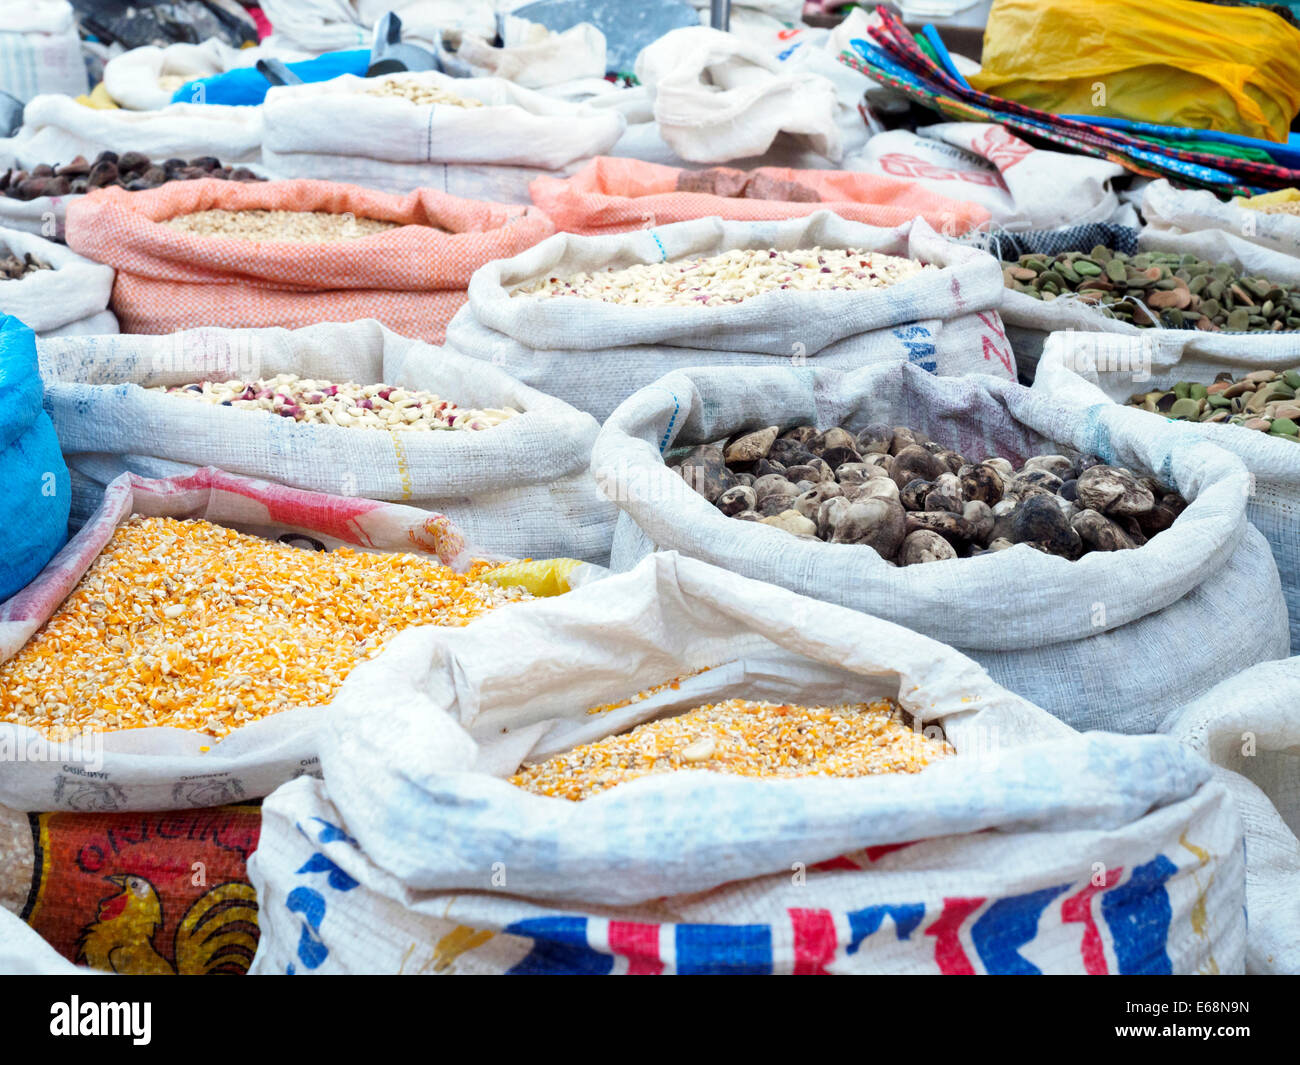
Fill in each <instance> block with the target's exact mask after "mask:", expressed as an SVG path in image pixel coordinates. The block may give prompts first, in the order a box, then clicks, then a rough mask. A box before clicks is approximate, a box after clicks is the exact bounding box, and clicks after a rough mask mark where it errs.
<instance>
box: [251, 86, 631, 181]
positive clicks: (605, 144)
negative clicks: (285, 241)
mask: <svg viewBox="0 0 1300 1065" xmlns="http://www.w3.org/2000/svg"><path fill="white" fill-rule="evenodd" d="M393 78H394V80H400V81H414V82H417V83H419V84H421V85H429V86H434V87H437V88H441V89H444V90H446V91H448V92H451V93H454V94H455V95H457V96H462V97H466V98H470V99H475V100H480V101H482V103H483V105H484V106H482V107H456V106H454V105H450V104H413V103H412V102H411V101H409V100H406V99H404V98H401V97H388V96H375V95H372V94H371V93H369V92H368V91H367V89H369V88H373V87H374V81H373V80H371V79H366V78H357V77H353V76H351V75H345V76H343V77H340V78H334V79H332V80H331V81H326V82H320V83H317V84H311V85H289V86H283V87H279V88H274V89H272V90H271V91H270V92H268V93H267V95H266V103H265V104H264V105H263V123H264V140H263V160H264V163H265V165H266V167H267V169H268V170H269V171H270V172H271V173H272V174H274V175H275V176H277V177H282V178H301V177H312V178H333V179H336V180H337V179H341V180H346V181H354V182H356V183H358V184H361V185H365V186H366V187H367V188H377V189H382V190H384V191H390V192H402V193H405V192H409V191H411V190H412V189H416V188H423V187H441V185H442V182H443V181H444V180H446V181H454V180H459V181H460V182H461V183H462V185H464V184H468V183H469V182H470V180H471V179H472V178H474V177H475V176H476V175H477V174H478V173H479V172H480V171H483V172H484V174H483V176H482V178H481V180H482V182H483V184H482V185H481V186H480V187H481V189H482V192H481V193H480V194H479V197H478V198H486V197H487V196H489V195H492V196H501V198H503V199H505V200H506V201H507V202H527V198H528V194H527V189H528V182H529V181H531V180H532V179H533V178H535V177H538V176H539V175H541V174H545V173H549V172H564V170H565V168H566V167H570V166H571V165H575V164H579V163H581V162H582V161H584V160H586V159H589V158H591V157H592V156H594V155H599V154H601V153H602V152H606V151H608V150H609V149H610V148H612V147H613V146H614V144H615V142H617V141H618V138H619V136H620V135H621V134H622V132H623V129H624V127H625V125H626V120H625V119H624V118H623V116H622V115H621V114H619V113H618V112H617V111H614V110H610V109H604V110H598V109H596V108H593V107H589V106H587V105H586V104H580V103H568V102H565V101H563V100H556V99H553V98H551V97H548V96H543V95H542V94H540V93H537V92H534V91H533V90H531V89H525V88H521V87H520V86H518V85H515V84H513V83H512V82H509V81H505V80H503V79H501V78H451V77H448V76H447V75H445V74H440V73H438V72H437V71H423V72H420V73H417V74H401V75H394V76H393ZM386 80H387V79H386ZM497 168H499V169H500V170H501V171H504V172H503V173H498V172H497ZM446 172H449V174H448V173H446ZM507 178H511V179H512V180H511V181H510V183H509V184H508V185H506V184H504V182H505V181H506V179H507Z"/></svg>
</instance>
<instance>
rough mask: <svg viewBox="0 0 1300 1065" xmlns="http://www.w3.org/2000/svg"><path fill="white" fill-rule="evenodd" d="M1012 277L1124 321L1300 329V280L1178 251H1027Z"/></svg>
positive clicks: (1010, 266) (1044, 294) (1006, 275)
mask: <svg viewBox="0 0 1300 1065" xmlns="http://www.w3.org/2000/svg"><path fill="white" fill-rule="evenodd" d="M1002 277H1003V279H1004V280H1005V282H1006V285H1007V287H1008V288H1010V289H1014V290H1015V291H1016V292H1023V293H1025V295H1027V296H1032V297H1034V298H1035V299H1040V300H1045V301H1049V302H1050V301H1052V300H1055V299H1057V298H1058V297H1060V296H1063V295H1067V294H1069V295H1073V296H1076V297H1077V298H1078V299H1080V300H1082V301H1083V302H1085V303H1090V304H1094V305H1097V306H1098V307H1100V308H1104V310H1105V311H1106V312H1107V313H1108V314H1110V315H1111V316H1112V317H1115V318H1118V319H1119V320H1120V321H1124V322H1129V323H1130V324H1132V325H1136V326H1144V327H1151V326H1162V327H1164V328H1166V329H1200V330H1203V331H1205V332H1210V333H1219V332H1225V331H1226V332H1231V333H1269V332H1274V333H1275V332H1281V331H1283V330H1291V329H1300V286H1295V287H1287V286H1286V285H1280V284H1277V283H1275V282H1273V281H1269V280H1267V279H1265V278H1262V277H1246V276H1244V275H1242V274H1239V273H1238V272H1237V271H1236V270H1234V269H1233V268H1232V267H1231V266H1229V265H1228V264H1227V263H1213V262H1208V261H1207V260H1205V259H1198V258H1197V257H1196V256H1195V255H1183V254H1179V253H1178V252H1154V251H1153V252H1140V253H1139V254H1137V255H1132V256H1130V255H1125V254H1124V253H1122V252H1115V251H1111V250H1110V249H1109V248H1105V247H1102V246H1101V245H1100V244H1099V245H1097V246H1096V247H1094V248H1093V249H1092V251H1090V252H1088V253H1087V254H1086V255H1085V254H1084V253H1083V252H1077V251H1071V252H1062V253H1061V254H1060V255H1056V256H1051V255H1039V254H1029V255H1022V256H1021V257H1020V258H1019V260H1017V261H1016V262H1004V263H1003V264H1002Z"/></svg>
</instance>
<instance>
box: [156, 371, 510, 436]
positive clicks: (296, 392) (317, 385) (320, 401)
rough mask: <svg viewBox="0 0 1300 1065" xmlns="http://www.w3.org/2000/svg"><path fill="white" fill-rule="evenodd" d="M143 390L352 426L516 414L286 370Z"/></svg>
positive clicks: (454, 424)
mask: <svg viewBox="0 0 1300 1065" xmlns="http://www.w3.org/2000/svg"><path fill="white" fill-rule="evenodd" d="M149 391H150V392H165V393H167V394H168V395H173V396H181V397H183V398H187V399H196V400H199V401H201V402H204V403H211V404H219V405H221V406H226V407H238V408H239V409H241V410H256V411H264V412H266V413H268V414H278V415H280V416H281V417H282V418H292V419H293V420H294V421H297V422H305V423H307V424H309V425H338V426H343V427H345V428H358V429H392V430H434V429H467V430H470V429H473V430H477V429H491V428H492V427H493V426H496V425H500V424H501V423H502V422H504V421H506V420H508V419H510V418H513V417H515V416H516V415H518V414H519V413H520V412H519V411H517V410H515V409H514V408H513V407H495V408H489V409H486V410H477V409H465V408H462V407H458V406H456V404H454V403H452V402H451V401H450V400H446V399H440V398H439V397H438V396H436V395H434V394H433V393H432V392H423V391H420V390H418V389H410V390H408V389H405V388H397V387H395V386H393V385H385V384H378V385H359V384H357V383H356V382H354V381H346V382H344V383H343V384H336V383H334V382H333V381H325V380H319V379H306V378H301V377H299V376H298V375H297V374H289V373H282V374H278V375H276V376H275V377H266V378H259V379H258V380H256V381H241V380H230V381H201V382H197V383H195V384H189V385H175V386H173V387H171V388H168V387H167V386H165V385H160V386H158V387H157V388H151V389H149Z"/></svg>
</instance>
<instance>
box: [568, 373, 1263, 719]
mask: <svg viewBox="0 0 1300 1065" xmlns="http://www.w3.org/2000/svg"><path fill="white" fill-rule="evenodd" d="M872 422H884V423H885V424H888V425H906V426H912V427H915V428H917V429H921V430H923V431H924V432H926V433H927V434H929V435H930V437H931V438H932V439H934V440H937V441H939V442H940V443H942V444H944V445H945V446H947V447H950V448H953V449H954V450H956V451H958V452H960V453H961V454H963V455H966V456H967V457H968V458H970V459H971V460H972V461H979V460H980V459H983V458H986V457H990V456H993V455H998V456H1001V457H1003V458H1006V459H1009V460H1011V461H1012V462H1013V463H1015V464H1017V465H1018V464H1020V463H1021V462H1023V461H1024V460H1025V459H1026V458H1028V457H1030V456H1032V455H1039V454H1054V453H1057V452H1059V451H1060V449H1061V446H1062V445H1064V446H1068V447H1072V448H1074V449H1076V450H1078V451H1080V452H1082V453H1084V454H1087V455H1098V456H1100V457H1101V458H1102V459H1103V460H1104V461H1106V462H1108V463H1110V464H1112V465H1118V466H1124V467H1128V468H1130V469H1132V470H1133V471H1134V472H1136V473H1138V474H1139V475H1146V474H1151V475H1153V476H1155V477H1157V478H1158V479H1160V480H1161V481H1163V482H1164V483H1165V484H1167V485H1170V486H1172V487H1175V488H1177V489H1178V490H1179V491H1180V492H1181V493H1182V495H1183V496H1184V497H1185V498H1186V499H1187V500H1188V501H1189V503H1190V506H1188V508H1187V509H1186V510H1185V511H1184V512H1183V513H1182V514H1181V515H1180V516H1179V518H1178V520H1177V521H1176V522H1175V523H1174V525H1173V527H1172V528H1170V529H1168V530H1166V531H1165V532H1163V533H1160V534H1159V535H1157V536H1155V537H1153V538H1152V539H1151V540H1150V542H1149V543H1147V544H1146V545H1144V546H1143V547H1140V548H1137V549H1135V550H1129V551H1114V552H1093V553H1092V554H1088V555H1085V556H1084V557H1083V558H1081V559H1079V560H1078V561H1075V562H1071V561H1068V560H1066V559H1064V558H1059V557H1056V556H1053V555H1046V554H1043V553H1041V552H1039V551H1036V550H1034V549H1033V548H1031V547H1027V546H1024V545H1017V546H1015V547H1012V548H1010V549H1008V550H1005V551H998V552H993V553H990V554H987V555H982V556H979V557H977V558H967V559H952V560H949V561H944V562H932V563H927V564H925V565H917V566H907V567H896V566H893V565H891V564H890V563H888V562H886V561H885V560H884V559H882V558H881V557H880V556H879V555H877V554H876V553H875V551H873V550H871V549H870V548H868V547H865V546H863V545H860V544H831V543H822V542H820V541H808V540H799V539H797V538H795V537H792V536H790V535H789V534H787V533H785V532H783V531H781V530H779V529H774V528H772V527H770V526H766V525H762V524H761V523H758V522H747V521H737V520H736V519H734V518H728V517H726V516H725V515H723V514H722V512H721V511H719V510H718V509H716V508H715V507H714V506H713V505H712V504H710V503H709V502H708V501H707V500H705V499H704V497H703V496H701V495H698V494H697V493H696V492H695V491H694V490H692V489H691V488H690V486H688V485H687V484H686V482H685V481H684V480H683V479H682V478H681V477H680V476H679V475H678V474H677V473H676V471H674V470H672V469H669V468H668V466H667V465H665V462H664V457H663V455H664V452H665V451H667V450H669V449H670V448H673V447H681V446H684V445H694V444H700V443H707V442H713V441H717V440H720V439H723V438H725V437H729V436H731V435H732V434H734V433H738V432H742V431H748V430H751V429H758V428H762V427H763V426H767V425H780V426H783V427H789V426H794V425H799V424H809V423H811V424H815V425H816V426H817V427H818V428H819V429H825V428H828V427H830V426H835V425H845V426H847V427H849V428H850V429H852V430H853V431H857V430H860V429H862V428H863V427H864V426H866V425H868V424H870V423H872ZM592 472H593V473H594V474H595V476H596V480H597V483H598V484H600V486H601V487H602V488H603V489H604V490H605V492H606V494H608V495H609V496H610V497H611V498H612V499H614V501H615V502H616V503H617V504H618V505H619V507H620V508H621V509H622V510H623V513H622V514H621V515H620V516H619V519H618V523H617V524H616V526H615V529H614V548H613V552H612V556H611V565H612V566H613V568H614V569H616V570H622V569H627V568H630V567H631V566H632V565H634V564H635V563H636V562H637V561H638V560H639V559H641V558H643V557H644V556H645V555H647V554H649V553H650V552H652V551H655V550H662V551H681V552H682V553H683V554H689V555H691V556H693V557H695V558H700V559H703V560H704V561H706V562H710V563H712V564H714V565H718V566H722V567H724V568H726V569H729V570H731V571H732V572H735V573H740V574H743V575H744V576H747V577H756V578H758V579H759V580H765V581H770V582H771V583H773V584H779V585H781V586H783V587H786V588H790V589H792V590H794V591H797V592H801V593H802V594H804V595H810V596H814V597H816V598H818V599H824V600H826V601H828V602H833V603H838V604H840V605H842V606H849V607H853V608H855V609H858V610H862V611H867V612H870V613H872V614H875V615H877V616H879V617H884V618H888V619H889V620H891V621H896V622H898V623H899V624H901V625H906V626H907V627H908V628H910V629H914V630H916V631H917V632H924V633H926V634H927V635H929V636H933V637H934V638H935V639H939V640H943V641H944V642H945V643H949V644H952V645H953V646H954V647H957V648H959V649H960V650H962V651H963V652H965V653H966V654H969V655H970V656H971V657H972V658H974V659H975V660H976V661H978V662H979V663H980V664H981V665H982V666H984V668H985V669H987V670H988V671H989V673H990V674H991V675H992V677H993V679H994V680H996V681H997V682H998V683H999V684H1003V685H1005V686H1006V687H1008V688H1010V689H1011V690H1012V691H1015V692H1017V693H1019V694H1020V695H1023V696H1024V697H1025V698H1027V699H1031V700H1033V701H1034V702H1035V703H1037V704H1038V705H1039V706H1041V707H1043V708H1044V709H1046V710H1048V711H1050V712H1051V713H1053V714H1055V715H1056V716H1058V717H1060V718H1061V719H1062V720H1064V721H1067V722H1068V723H1069V724H1071V725H1073V726H1074V727H1075V728H1079V729H1107V730H1110V731H1114V732H1128V733H1143V732H1153V731H1155V730H1156V729H1157V728H1158V727H1159V725H1160V722H1161V721H1163V720H1164V718H1165V717H1166V716H1167V715H1168V714H1169V712H1170V711H1171V710H1173V709H1174V708H1176V707H1178V706H1181V705H1182V704H1183V703H1185V702H1187V701H1188V700H1189V699H1191V698H1194V697H1195V696H1197V695H1200V694H1201V693H1203V692H1205V691H1206V690H1208V689H1209V688H1210V687H1212V686H1213V685H1214V684H1215V683H1217V682H1218V680H1219V679H1220V678H1222V677H1223V676H1226V675H1228V674H1231V673H1236V672H1238V671H1240V670H1242V669H1245V668H1246V667H1247V666H1250V665H1253V664H1254V663H1256V662H1261V661H1266V660H1268V659H1272V658H1280V657H1283V656H1284V655H1286V653H1287V646H1288V634H1287V621H1286V605H1285V603H1284V602H1283V599H1282V591H1281V584H1280V581H1279V578H1278V573H1277V567H1276V566H1275V565H1274V563H1273V557H1272V555H1271V553H1270V552H1269V549H1268V544H1267V543H1266V542H1265V540H1264V538H1263V537H1262V536H1261V535H1260V534H1259V532H1257V531H1256V530H1255V529H1254V528H1252V527H1251V526H1250V525H1249V523H1248V522H1247V521H1246V495H1247V490H1248V487H1249V475H1248V474H1247V472H1246V470H1245V468H1244V467H1243V466H1242V465H1241V463H1240V461H1239V460H1238V459H1236V458H1235V457H1234V456H1232V455H1230V454H1228V453H1227V452H1224V451H1221V450H1220V449H1218V448H1215V447H1213V446H1211V445H1209V444H1206V443H1204V442H1202V441H1199V440H1197V439H1195V438H1188V437H1183V436H1178V437H1175V436H1161V435H1159V434H1152V433H1150V432H1147V431H1145V420H1144V419H1143V418H1139V417H1138V416H1137V412H1135V411H1130V410H1123V409H1120V408H1117V407H1114V406H1113V405H1109V404H1108V405H1106V406H1105V407H1098V408H1096V409H1095V410H1094V411H1092V412H1085V411H1082V410H1080V409H1079V408H1077V407H1068V406H1062V405H1060V404H1057V403H1053V402H1050V401H1048V400H1046V399H1044V398H1043V396H1042V395H1041V394H1040V393H1038V392H1037V391H1035V390H1030V389H1028V388H1024V387H1022V386H1021V385H1018V384H1015V383H1012V382H1008V381H1001V380H997V379H994V378H992V377H988V376H970V377H963V378H941V377H935V376H933V375H931V374H927V373H924V372H922V371H920V370H918V369H917V368H916V367H915V366H909V365H906V364H894V365H886V366H869V367H864V368H863V369H861V370H855V371H851V372H847V373H845V372H841V371H835V370H817V369H810V368H804V369H799V370H795V369H791V368H785V367H783V368H780V369H770V370H761V369H750V370H745V371H737V370H728V369H696V370H683V371H677V372H675V373H672V374H668V375H666V376H665V377H663V378H662V379H661V380H659V381H658V382H656V383H655V384H654V385H652V386H651V387H649V388H646V389H643V390H642V391H640V392H639V393H637V394H636V395H635V396H633V397H632V398H631V399H629V400H627V402H625V403H624V404H623V405H622V406H621V407H620V408H619V409H618V410H617V411H615V412H614V414H613V415H611V416H610V418H609V419H608V421H606V423H605V425H604V427H603V428H602V429H601V432H600V435H599V436H598V437H597V438H596V445H595V448H594V449H593V451H592Z"/></svg>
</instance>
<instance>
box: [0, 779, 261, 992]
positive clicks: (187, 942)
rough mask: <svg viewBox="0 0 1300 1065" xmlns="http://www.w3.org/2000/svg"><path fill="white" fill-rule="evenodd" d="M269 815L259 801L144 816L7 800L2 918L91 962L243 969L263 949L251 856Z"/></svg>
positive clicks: (131, 972)
mask: <svg viewBox="0 0 1300 1065" xmlns="http://www.w3.org/2000/svg"><path fill="white" fill-rule="evenodd" d="M261 824H262V811H261V810H260V809H259V808H258V806H257V805H255V804H254V803H237V804H230V805H224V806H208V807H202V808H196V809H180V810H162V811H152V812H148V813H135V812H120V813H104V812H94V813H80V812H72V811H67V810H59V811H42V812H40V813H25V812H20V811H17V810H10V809H8V808H7V807H4V806H0V884H3V885H4V887H5V888H7V889H11V890H10V895H9V897H8V898H6V897H4V895H3V894H0V906H3V907H5V910H6V911H8V912H4V913H3V916H4V917H8V916H9V915H10V914H11V913H16V914H17V915H18V916H19V917H20V918H21V919H22V921H23V923H24V924H25V925H26V926H27V927H28V928H30V929H31V931H32V933H33V934H35V935H37V936H39V937H40V940H41V941H43V943H45V944H48V946H49V947H52V948H53V949H54V950H55V951H56V952H57V953H58V954H59V955H61V956H62V957H63V958H65V959H66V960H67V961H68V962H71V963H73V964H80V965H84V966H86V967H87V969H88V970H89V971H99V972H110V973H117V974H119V975H123V976H170V975H179V976H198V975H232V976H233V975H242V974H243V973H245V972H247V971H248V967H249V965H250V964H251V963H252V960H253V954H254V953H255V952H256V950H257V896H256V893H255V892H254V891H253V887H252V885H251V884H249V882H248V875H247V873H246V871H245V865H246V863H247V860H248V855H249V854H251V853H252V851H253V849H254V848H255V847H256V846H257V837H258V833H259V831H260V829H261ZM15 895H17V897H16V898H15V897H14V896H15ZM0 912H2V911H0ZM2 921H3V917H0V922H2ZM0 927H2V925H0ZM3 940H4V933H3V932H2V931H0V943H3ZM47 949H48V948H47ZM2 955H3V947H2V946H0V956H2ZM0 964H3V962H0ZM5 971H6V972H10V971H12V970H11V969H8V968H6V970H5Z"/></svg>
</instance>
